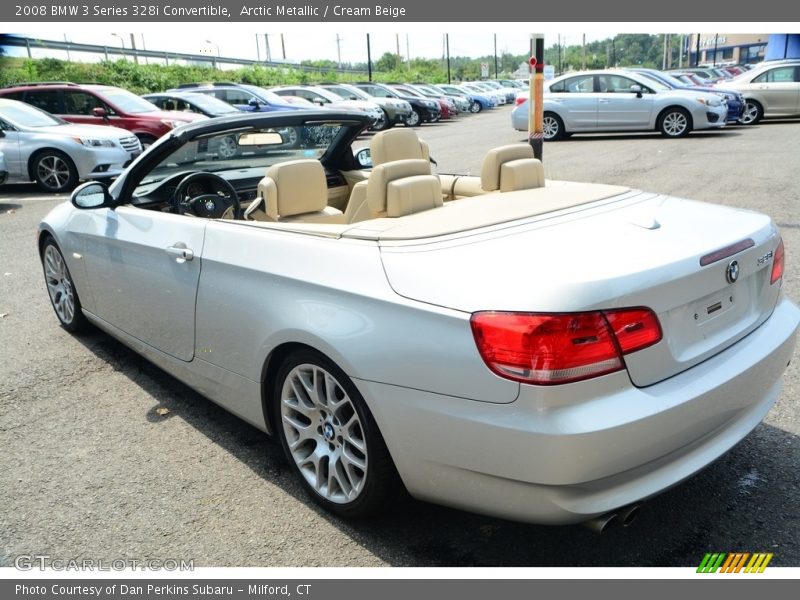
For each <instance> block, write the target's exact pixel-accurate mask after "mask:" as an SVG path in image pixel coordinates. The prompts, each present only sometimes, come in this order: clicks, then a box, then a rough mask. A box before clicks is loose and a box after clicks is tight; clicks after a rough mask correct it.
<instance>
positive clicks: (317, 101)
mask: <svg viewBox="0 0 800 600" xmlns="http://www.w3.org/2000/svg"><path fill="white" fill-rule="evenodd" d="M312 102H313V103H314V104H319V105H320V106H322V105H323V104H326V103H327V102H328V101H327V100H325V98H320V97H319V96H314V99H313V100H312Z"/></svg>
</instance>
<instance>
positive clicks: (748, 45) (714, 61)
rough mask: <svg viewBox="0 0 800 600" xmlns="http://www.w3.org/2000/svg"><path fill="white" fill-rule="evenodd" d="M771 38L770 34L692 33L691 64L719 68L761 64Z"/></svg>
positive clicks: (688, 48)
mask: <svg viewBox="0 0 800 600" xmlns="http://www.w3.org/2000/svg"><path fill="white" fill-rule="evenodd" d="M698 37H699V44H698ZM769 38H770V34H768V33H692V34H689V39H688V42H687V51H688V53H689V64H690V65H692V66H694V65H698V66H706V65H709V66H717V65H736V64H752V63H757V62H761V61H762V60H764V57H765V55H766V51H767V42H768V41H769ZM698 48H699V50H700V58H699V60H698V59H697V51H698Z"/></svg>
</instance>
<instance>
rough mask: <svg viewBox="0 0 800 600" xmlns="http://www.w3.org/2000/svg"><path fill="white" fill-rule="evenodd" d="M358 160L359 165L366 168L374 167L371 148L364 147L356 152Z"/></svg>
mask: <svg viewBox="0 0 800 600" xmlns="http://www.w3.org/2000/svg"><path fill="white" fill-rule="evenodd" d="M356 162H357V163H358V166H359V167H362V168H365V169H367V168H372V153H371V152H370V150H369V148H362V149H361V150H359V151H358V152H356Z"/></svg>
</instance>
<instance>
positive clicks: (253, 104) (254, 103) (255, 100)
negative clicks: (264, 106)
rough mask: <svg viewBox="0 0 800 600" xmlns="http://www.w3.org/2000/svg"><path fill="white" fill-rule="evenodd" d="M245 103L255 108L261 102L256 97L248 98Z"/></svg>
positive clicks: (259, 106)
mask: <svg viewBox="0 0 800 600" xmlns="http://www.w3.org/2000/svg"><path fill="white" fill-rule="evenodd" d="M247 105H248V106H252V107H253V108H255V109H259V108H261V102H259V101H258V100H257V99H256V98H250V100H248V101H247Z"/></svg>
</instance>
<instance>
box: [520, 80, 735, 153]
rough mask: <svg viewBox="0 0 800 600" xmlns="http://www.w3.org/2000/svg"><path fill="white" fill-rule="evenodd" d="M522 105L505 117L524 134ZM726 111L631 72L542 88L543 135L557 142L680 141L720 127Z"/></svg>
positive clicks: (709, 99) (713, 100)
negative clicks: (609, 136)
mask: <svg viewBox="0 0 800 600" xmlns="http://www.w3.org/2000/svg"><path fill="white" fill-rule="evenodd" d="M528 102H529V100H525V101H524V102H522V103H521V104H519V105H518V106H517V107H516V108H515V109H514V110H513V111H512V113H511V123H512V126H513V127H514V128H515V129H517V130H519V131H527V130H528V110H529V108H528ZM727 116H728V105H727V104H726V102H725V100H724V99H723V98H721V97H720V96H719V95H717V94H715V93H712V92H709V93H708V94H699V93H697V92H694V91H683V90H680V89H671V88H668V87H667V86H666V85H664V84H662V83H660V82H658V81H655V80H653V79H651V78H649V77H645V76H643V75H639V74H638V73H633V72H628V71H626V72H620V71H584V72H581V73H570V74H569V75H562V76H561V77H556V78H555V79H552V80H550V81H547V82H545V84H544V118H543V126H544V127H543V133H544V139H545V140H558V139H561V138H563V137H565V136H568V135H571V134H573V133H592V132H598V131H660V132H661V134H662V135H664V136H666V137H683V136H686V135H688V134H689V133H690V132H691V131H693V130H698V129H717V128H721V127H724V126H725V123H726V120H727Z"/></svg>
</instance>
